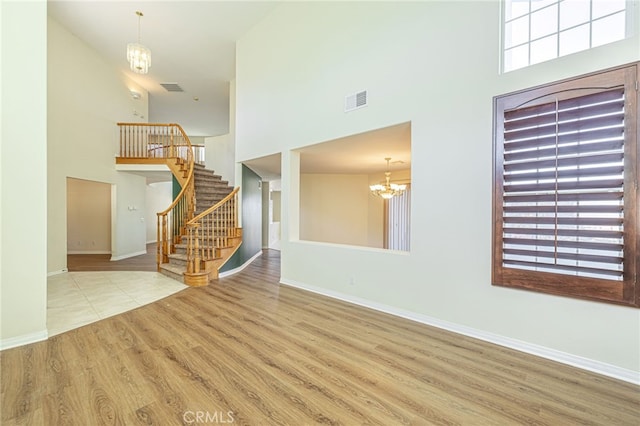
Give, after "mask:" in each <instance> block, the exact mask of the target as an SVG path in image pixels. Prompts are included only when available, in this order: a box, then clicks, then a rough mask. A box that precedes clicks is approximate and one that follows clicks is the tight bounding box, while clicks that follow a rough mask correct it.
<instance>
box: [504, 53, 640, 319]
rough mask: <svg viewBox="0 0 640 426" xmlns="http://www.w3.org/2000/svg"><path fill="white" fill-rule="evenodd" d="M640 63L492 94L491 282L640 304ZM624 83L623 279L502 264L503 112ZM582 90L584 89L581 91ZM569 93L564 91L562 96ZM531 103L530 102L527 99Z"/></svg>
mask: <svg viewBox="0 0 640 426" xmlns="http://www.w3.org/2000/svg"><path fill="white" fill-rule="evenodd" d="M639 80H640V62H635V63H632V64H628V65H625V66H621V67H616V68H611V69H607V70H604V71H600V72H596V73H591V74H587V75H583V76H579V77H575V78H571V79H566V80H562V81H558V82H554V83H549V84H546V85H542V86H537V87H533V88H529V89H525V90H521V91H518V92H513V93H509V94H505V95H500V96H496V97H494V98H493V117H494V125H493V182H492V187H493V200H492V201H493V203H492V204H493V205H492V215H493V216H492V219H493V229H492V280H491V281H492V285H494V286H502V287H510V288H519V289H525V290H532V291H537V292H543V293H547V294H553V295H560V296H568V297H574V298H580V299H588V300H595V301H600V302H607V303H614V304H621V305H626V306H633V307H640V285H639V283H638V277H637V275H638V272H640V259H639V257H640V211H639V210H640V207H639V206H638V204H639V202H640V197H639V196H638V182H639V181H640V165H638V161H639V160H640V141H639V139H640V124H639V123H640V109H639V103H640V99H639V98H640V94H639V91H638V81H639ZM620 84H624V88H625V112H624V114H625V115H624V117H625V127H624V135H625V136H624V184H623V188H624V194H623V199H624V206H623V210H624V218H623V240H624V248H623V256H624V269H623V270H624V272H623V278H622V281H613V280H605V279H599V278H590V277H583V276H575V275H565V274H558V273H552V272H542V271H533V270H524V269H517V268H510V267H507V266H504V265H503V262H502V259H503V248H504V247H503V238H504V237H503V225H504V224H503V213H504V212H503V202H504V201H503V198H504V185H503V183H504V177H503V176H504V143H505V142H504V113H505V111H508V110H513V109H514V108H518V107H520V106H521V105H522V104H523V102H527V104H526V105H527V106H532V105H536V104H541V103H543V102H545V101H548V100H549V96H550V95H553V96H556V97H560V96H564V97H565V98H567V99H571V98H575V97H579V96H581V95H582V94H587V93H593V90H591V89H589V90H591V91H590V92H585V91H584V89H585V88H603V87H610V86H615V85H620ZM580 89H583V90H582V91H580ZM563 94H564V95H563ZM528 101H531V102H528Z"/></svg>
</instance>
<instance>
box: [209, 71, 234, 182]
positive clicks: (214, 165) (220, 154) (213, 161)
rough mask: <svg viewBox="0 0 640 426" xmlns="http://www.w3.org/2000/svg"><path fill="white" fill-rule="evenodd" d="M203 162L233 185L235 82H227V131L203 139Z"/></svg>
mask: <svg viewBox="0 0 640 426" xmlns="http://www.w3.org/2000/svg"><path fill="white" fill-rule="evenodd" d="M204 147H205V152H206V155H205V164H206V167H207V169H209V170H213V171H214V172H215V173H216V174H217V175H220V176H222V180H226V181H228V182H229V185H231V186H235V182H236V163H235V160H236V83H235V80H232V81H231V83H230V84H229V133H228V134H226V135H220V136H213V137H209V138H205V139H204Z"/></svg>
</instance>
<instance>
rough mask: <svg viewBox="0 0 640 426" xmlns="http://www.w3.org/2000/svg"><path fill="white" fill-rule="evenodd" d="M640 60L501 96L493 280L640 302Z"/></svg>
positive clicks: (497, 103) (497, 106) (497, 105)
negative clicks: (639, 107) (639, 281)
mask: <svg viewBox="0 0 640 426" xmlns="http://www.w3.org/2000/svg"><path fill="white" fill-rule="evenodd" d="M637 80H638V70H637V64H636V65H633V66H629V67H624V68H619V69H615V70H610V71H607V72H604V73H598V74H593V75H589V76H585V77H581V78H577V79H572V80H569V81H565V82H560V83H556V84H551V85H548V86H544V87H539V88H535V89H531V90H528V91H524V92H519V93H516V94H511V95H506V96H501V97H497V98H496V99H495V113H496V117H495V118H496V123H495V129H496V131H495V146H494V148H495V149H494V152H495V158H494V241H493V242H494V247H493V254H494V258H493V282H494V284H496V285H504V286H510V287H520V288H528V289H532V290H538V291H544V292H548V293H553V294H561V295H567V296H576V297H584V298H589V299H598V300H605V301H609V302H615V303H624V304H629V305H634V306H639V305H640V304H639V301H640V298H639V297H638V291H637V290H638V289H637V276H636V274H637V269H638V253H640V251H639V250H638V245H639V244H640V243H639V242H638V234H637V229H638V205H637V204H638V201H637V200H638V197H637V192H638V190H637V182H638V164H637V160H638V158H639V157H638V110H637V104H638V91H637V87H636V84H637V83H636V81H637Z"/></svg>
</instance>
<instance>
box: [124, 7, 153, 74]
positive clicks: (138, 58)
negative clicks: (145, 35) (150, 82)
mask: <svg viewBox="0 0 640 426" xmlns="http://www.w3.org/2000/svg"><path fill="white" fill-rule="evenodd" d="M136 15H138V42H137V43H129V44H127V61H129V67H130V68H131V71H133V72H135V73H137V74H146V73H148V72H149V67H150V66H151V51H150V50H149V49H147V48H146V47H144V46H143V45H142V44H140V18H142V17H143V16H144V15H143V14H142V12H140V11H136Z"/></svg>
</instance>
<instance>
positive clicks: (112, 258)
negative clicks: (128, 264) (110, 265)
mask: <svg viewBox="0 0 640 426" xmlns="http://www.w3.org/2000/svg"><path fill="white" fill-rule="evenodd" d="M142 254H147V251H146V250H142V251H137V252H135V253H129V254H123V255H121V256H115V257H114V256H111V261H112V262H115V261H116V260H122V259H128V258H130V257H135V256H140V255H142Z"/></svg>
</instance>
